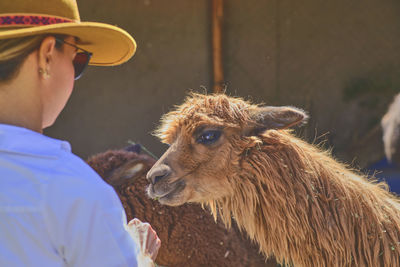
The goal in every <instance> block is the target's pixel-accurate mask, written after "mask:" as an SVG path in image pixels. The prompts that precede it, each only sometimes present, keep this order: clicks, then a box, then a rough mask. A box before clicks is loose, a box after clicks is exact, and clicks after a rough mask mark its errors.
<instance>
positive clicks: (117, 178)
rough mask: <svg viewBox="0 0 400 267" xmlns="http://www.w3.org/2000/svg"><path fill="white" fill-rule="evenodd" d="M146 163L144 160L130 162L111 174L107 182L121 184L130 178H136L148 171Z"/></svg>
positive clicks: (113, 184)
mask: <svg viewBox="0 0 400 267" xmlns="http://www.w3.org/2000/svg"><path fill="white" fill-rule="evenodd" d="M146 169H148V168H146V165H145V164H144V163H143V162H140V161H137V160H134V161H133V162H128V163H126V164H124V165H123V166H121V167H120V168H118V169H116V170H115V171H114V172H113V173H112V174H111V176H110V177H109V178H108V179H107V182H108V183H109V184H111V185H112V186H116V185H120V184H123V183H125V182H126V181H128V180H132V181H133V180H135V179H136V178H139V177H140V175H143V174H144V173H145V171H146Z"/></svg>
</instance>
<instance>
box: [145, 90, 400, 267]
mask: <svg viewBox="0 0 400 267" xmlns="http://www.w3.org/2000/svg"><path fill="white" fill-rule="evenodd" d="M306 118H307V115H306V114H305V113H304V112H303V111H302V110H299V109H296V108H292V107H269V106H266V107H261V106H258V105H253V104H251V103H249V102H246V101H244V100H242V99H239V98H231V97H228V96H225V95H198V94H192V95H191V96H189V97H188V98H187V99H186V101H185V103H184V104H182V105H181V106H178V107H177V108H176V109H175V110H174V111H172V112H169V113H168V114H166V115H165V116H164V117H163V118H162V123H161V126H160V127H159V129H158V130H157V131H156V134H157V136H158V137H159V138H160V139H161V140H162V141H163V142H164V143H167V144H170V148H169V149H168V150H167V151H166V152H165V154H164V155H163V156H162V157H161V158H160V160H159V161H158V162H157V163H156V164H155V165H154V166H153V168H152V169H151V170H150V171H149V173H148V174H147V177H148V179H149V180H150V182H151V184H150V186H149V188H148V194H149V195H150V196H151V197H153V198H157V199H158V200H159V201H160V203H162V204H166V205H172V206H177V205H181V204H183V203H186V202H199V203H203V204H205V205H208V206H209V207H210V208H211V211H212V213H213V215H214V216H217V214H218V216H220V217H221V218H222V221H223V222H224V223H225V225H227V226H228V227H229V226H230V225H231V220H232V218H233V219H234V220H235V221H236V223H237V225H238V226H239V227H240V228H241V229H243V230H245V231H246V232H247V234H248V235H249V236H250V238H252V239H254V240H255V241H256V242H257V243H258V244H259V246H260V249H261V251H262V252H263V253H264V254H265V255H266V256H269V255H272V254H273V255H275V256H276V258H277V260H278V262H284V261H285V262H286V263H289V264H293V265H294V266H329V267H331V266H371V267H376V266H400V259H399V257H400V243H399V242H400V204H399V200H398V199H397V198H396V197H395V196H393V195H391V194H390V193H389V192H388V191H387V189H386V188H385V185H384V184H376V183H374V182H372V181H369V180H368V179H367V178H366V177H364V176H362V175H360V174H356V173H355V171H353V170H350V169H348V168H347V167H346V166H344V165H343V164H341V163H338V162H337V161H335V160H334V159H332V157H331V156H330V154H329V153H328V152H326V151H322V150H321V149H319V148H318V147H315V146H313V145H310V144H308V143H306V142H304V141H302V140H300V139H299V138H296V137H295V136H293V134H291V132H290V131H289V130H285V128H287V127H290V126H293V125H296V124H300V123H302V122H304V120H305V119H306Z"/></svg>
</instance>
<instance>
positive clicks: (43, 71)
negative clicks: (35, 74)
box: [39, 68, 50, 80]
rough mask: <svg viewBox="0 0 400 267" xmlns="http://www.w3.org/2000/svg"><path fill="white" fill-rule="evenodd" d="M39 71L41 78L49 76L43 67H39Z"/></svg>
mask: <svg viewBox="0 0 400 267" xmlns="http://www.w3.org/2000/svg"><path fill="white" fill-rule="evenodd" d="M39 73H40V74H42V75H43V78H44V79H45V80H47V79H48V78H50V73H49V72H48V71H47V70H45V69H42V68H39Z"/></svg>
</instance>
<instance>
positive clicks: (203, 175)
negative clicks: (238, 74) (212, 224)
mask: <svg viewBox="0 0 400 267" xmlns="http://www.w3.org/2000/svg"><path fill="white" fill-rule="evenodd" d="M306 118H307V115H306V114H305V113H304V111H302V110H300V109H297V108H293V107H286V106H284V107H272V106H258V105H254V104H251V103H249V102H246V101H244V100H242V99H240V98H233V97H228V96H226V95H200V94H191V95H190V96H189V97H188V98H187V99H186V101H185V102H184V103H183V104H182V105H180V106H178V107H176V109H175V110H174V111H171V112H169V113H167V114H165V115H164V116H163V118H162V120H161V125H160V127H159V128H158V129H157V130H156V135H157V136H158V137H159V138H160V139H161V141H162V142H164V143H166V144H169V145H170V147H169V149H168V150H167V151H166V152H165V153H164V155H163V156H162V157H161V158H160V159H159V160H158V161H157V162H156V164H155V165H154V166H153V168H152V169H151V170H150V171H149V172H148V174H147V178H148V180H149V182H150V185H149V187H148V194H149V196H150V197H152V198H156V199H158V200H159V201H160V202H161V203H162V204H166V205H173V206H176V205H181V204H183V203H185V202H200V203H203V202H206V201H209V200H217V199H219V198H222V197H226V196H229V195H230V194H232V193H233V190H232V186H233V184H232V181H231V180H232V179H231V178H232V174H233V173H235V172H237V171H239V170H240V164H241V161H242V160H243V159H244V158H245V155H246V153H247V152H248V150H249V149H252V148H256V147H257V146H258V145H260V142H261V141H260V140H261V139H260V138H259V136H260V135H261V134H262V133H263V132H265V131H267V130H271V129H275V130H277V129H285V128H288V127H291V126H294V125H297V124H299V123H302V122H304V120H305V119H306Z"/></svg>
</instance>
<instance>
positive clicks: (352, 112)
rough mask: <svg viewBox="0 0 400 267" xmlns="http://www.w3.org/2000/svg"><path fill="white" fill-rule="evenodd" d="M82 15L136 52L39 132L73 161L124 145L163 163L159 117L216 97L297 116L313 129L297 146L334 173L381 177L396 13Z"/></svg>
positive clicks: (382, 6)
mask: <svg viewBox="0 0 400 267" xmlns="http://www.w3.org/2000/svg"><path fill="white" fill-rule="evenodd" d="M215 5H218V6H217V7H216V6H215ZM78 6H79V9H80V13H81V18H82V20H83V21H85V20H87V21H102V22H106V23H109V24H113V25H118V26H120V27H122V28H124V29H125V30H127V31H128V32H129V33H131V34H132V35H133V36H134V38H135V40H136V41H137V43H138V49H137V52H136V55H135V56H134V57H133V58H132V59H131V60H130V61H129V62H127V63H125V64H123V65H122V66H117V67H111V68H109V67H108V68H102V67H89V68H88V69H87V71H86V73H85V75H84V76H83V77H82V78H81V79H80V80H79V81H77V82H76V84H75V91H74V93H73V95H72V98H71V99H70V101H69V104H68V105H67V107H66V109H65V110H64V111H63V113H62V114H61V116H60V117H59V119H58V120H57V122H56V123H55V125H54V126H53V127H51V128H49V129H47V130H46V131H45V133H46V134H47V135H49V136H52V137H55V138H59V139H65V140H68V141H69V142H70V143H71V145H72V149H73V152H74V153H76V154H78V155H79V156H81V157H83V158H87V157H88V156H90V155H93V154H95V153H98V152H102V151H105V150H107V149H116V148H121V147H125V146H126V145H128V141H129V140H131V141H133V142H135V143H140V144H142V145H143V146H145V147H146V148H147V149H148V150H150V151H151V152H153V153H154V154H155V155H156V156H160V155H161V154H162V153H163V151H164V150H165V149H166V146H164V145H162V144H161V143H160V142H159V141H158V140H157V139H156V138H155V137H153V136H152V135H151V132H152V131H153V130H154V129H155V127H156V126H157V124H158V121H159V119H160V117H161V115H162V114H164V113H165V112H167V111H169V110H170V109H171V108H172V107H173V105H175V104H180V103H182V101H183V99H184V98H185V96H186V94H187V92H188V91H190V90H194V91H197V92H207V93H212V92H213V91H214V90H215V85H217V86H220V87H223V88H225V91H226V93H227V94H228V95H232V96H240V97H244V98H245V99H250V100H253V101H254V102H264V103H266V104H268V105H292V106H297V107H300V108H303V109H305V110H306V111H307V112H308V113H309V115H310V117H311V119H310V120H309V122H308V124H307V125H306V126H304V127H302V128H300V129H298V130H297V133H298V135H300V136H302V137H304V138H306V139H307V140H308V141H310V142H314V143H320V142H325V143H324V147H326V148H332V151H333V154H334V156H335V157H336V158H338V159H339V160H340V161H344V162H348V163H351V164H352V165H353V166H356V167H358V168H361V169H363V170H369V171H370V172H373V171H374V170H375V169H379V170H381V171H382V170H384V169H385V168H387V167H388V164H387V162H386V161H385V158H384V152H383V143H382V130H381V127H380V120H381V118H382V116H383V115H384V114H385V112H386V111H387V109H388V107H389V104H390V103H391V102H392V99H393V97H394V95H395V94H396V93H397V92H399V91H400V2H399V1H396V0H381V1H375V0H353V1H347V0H336V1H318V0H304V1H295V0H268V1H260V0H259V1H256V0H246V1H243V0H229V1H228V0H224V1H222V0H192V1H189V0H168V1H165V0H113V1H109V0H96V1H95V0H86V1H79V0H78ZM216 10H217V12H216ZM215 14H217V15H216V16H215ZM216 18H217V23H216ZM216 30H217V31H216ZM215 34H217V35H215ZM219 37H220V39H218V38H219ZM215 80H217V81H215ZM395 173H396V174H395V176H396V175H397V172H395ZM397 177H398V175H397Z"/></svg>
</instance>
